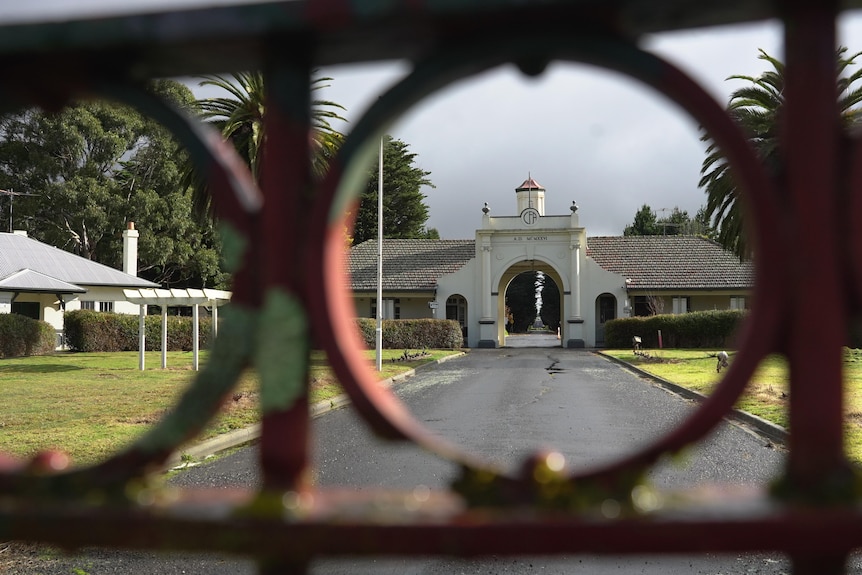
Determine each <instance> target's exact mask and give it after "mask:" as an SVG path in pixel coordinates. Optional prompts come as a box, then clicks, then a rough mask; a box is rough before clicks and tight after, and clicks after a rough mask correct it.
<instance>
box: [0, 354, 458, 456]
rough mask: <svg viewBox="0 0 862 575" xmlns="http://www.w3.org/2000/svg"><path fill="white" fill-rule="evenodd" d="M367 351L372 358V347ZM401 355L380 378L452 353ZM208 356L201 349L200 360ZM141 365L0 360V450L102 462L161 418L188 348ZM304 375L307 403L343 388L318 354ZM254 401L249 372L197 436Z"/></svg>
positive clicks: (132, 358) (106, 358) (226, 425)
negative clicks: (53, 451)
mask: <svg viewBox="0 0 862 575" xmlns="http://www.w3.org/2000/svg"><path fill="white" fill-rule="evenodd" d="M366 353H367V355H368V358H369V362H372V363H373V361H374V351H373V350H371V351H369V352H366ZM402 353H403V350H383V359H384V363H383V371H382V372H381V374H380V379H381V380H383V379H387V378H389V377H393V376H394V375H397V374H399V373H404V372H406V371H408V370H410V369H413V368H415V367H418V366H420V365H422V364H425V363H429V362H431V361H435V360H437V359H440V358H442V357H445V356H447V355H452V354H453V353H456V352H453V351H447V350H432V351H431V352H429V354H430V355H428V356H425V357H423V358H420V359H413V360H410V361H397V362H393V361H391V360H392V359H395V358H398V357H399V356H401V354H402ZM206 357H207V353H206V352H203V353H202V355H201V362H202V363H203V362H204V361H206ZM146 365H147V366H149V367H148V368H147V370H145V371H140V370H139V369H138V353H137V352H128V353H57V354H52V355H47V356H37V357H26V358H14V359H4V360H0V397H2V398H3V401H2V403H0V453H6V454H10V455H14V456H18V457H28V456H32V455H33V454H34V453H37V452H38V451H41V450H44V449H53V448H57V449H62V450H63V451H64V452H66V453H68V454H69V456H70V457H71V458H72V460H73V461H74V462H75V463H76V464H88V463H93V462H95V461H98V460H101V459H104V458H105V457H106V456H108V455H109V454H111V453H113V452H115V451H117V450H118V449H120V448H121V447H122V446H124V445H126V444H128V443H130V442H131V441H133V440H134V439H135V438H136V437H138V436H139V435H141V434H142V433H143V432H144V431H146V430H147V428H149V427H150V426H151V425H153V424H154V423H156V422H157V421H159V419H160V418H161V417H162V416H163V415H164V414H165V413H166V412H167V411H168V410H169V409H170V408H171V406H172V405H173V404H174V403H175V402H176V400H177V398H178V396H179V395H180V394H182V393H183V391H184V390H185V389H186V388H187V386H188V385H189V384H190V383H191V381H192V380H193V378H194V376H195V372H194V371H192V355H191V353H190V352H169V353H168V358H167V365H168V368H167V369H164V370H163V369H160V368H153V367H152V366H160V365H161V353H160V352H148V353H147V354H146ZM310 378H311V401H312V403H313V402H317V401H322V400H325V399H330V398H332V397H334V396H336V395H338V394H340V393H341V387H340V385H339V384H338V382H337V380H336V379H335V377H334V375H333V373H332V371H331V370H330V369H329V366H328V364H327V362H326V357H325V355H324V354H323V352H320V351H314V352H312V355H311V366H310ZM257 400H258V385H257V377H256V375H255V373H254V372H253V371H251V370H249V371H247V372H246V373H245V374H243V376H242V377H241V379H240V381H239V382H238V384H237V386H236V387H235V388H234V393H233V395H232V397H231V398H229V399H228V400H227V401H226V403H225V405H224V407H223V409H222V412H221V413H220V414H219V416H218V417H217V418H216V419H215V420H214V421H213V422H212V423H211V424H210V426H209V428H208V429H207V430H206V431H205V433H204V434H203V435H201V436H200V437H198V440H204V439H209V438H211V437H215V436H216V435H219V434H222V433H226V432H228V431H232V430H235V429H240V428H243V427H246V426H248V425H251V424H252V423H255V422H257V421H258V415H259V412H258V401H257Z"/></svg>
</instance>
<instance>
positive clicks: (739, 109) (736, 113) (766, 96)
mask: <svg viewBox="0 0 862 575" xmlns="http://www.w3.org/2000/svg"><path fill="white" fill-rule="evenodd" d="M846 52H847V48H845V47H843V46H842V47H840V48H838V50H836V52H835V56H836V63H837V73H838V83H837V92H836V94H837V98H838V108H839V111H840V113H841V119H842V123H843V125H844V126H845V127H850V126H853V125H855V124H856V123H857V122H858V121H859V119H860V117H862V116H860V113H862V112H860V110H859V108H858V104H859V102H860V100H862V87H855V86H854V85H855V84H856V82H857V80H859V78H860V77H862V69H859V70H856V72H854V73H853V74H851V75H850V76H846V77H845V76H844V72H845V70H846V69H847V68H848V67H849V66H851V65H853V64H855V62H854V60H855V59H856V57H857V56H859V55H860V54H862V52H857V53H855V54H853V55H851V56H849V57H847V56H845V53H846ZM758 58H759V59H761V60H765V61H767V62H769V63H770V64H771V65H772V70H767V71H766V72H763V73H762V74H761V75H760V76H758V77H757V78H754V77H752V76H730V77H729V78H728V80H731V79H733V80H745V81H747V82H750V83H751V85H750V86H745V87H743V88H740V89H738V90H736V91H734V92H733V93H732V94H731V95H730V100H729V102H728V105H727V112H728V114H729V115H730V117H731V118H732V119H733V120H734V121H735V122H736V123H737V124H739V126H740V127H741V128H742V130H743V131H744V132H745V133H746V135H747V136H748V139H749V141H750V142H751V144H752V146H753V147H754V150H755V152H756V153H757V155H758V156H759V157H760V159H761V161H762V162H763V163H764V165H765V167H766V169H767V170H768V171H769V172H770V173H771V174H773V175H777V174H779V173H780V172H781V169H782V166H781V156H780V154H779V149H778V145H779V142H778V117H779V115H780V113H781V108H782V106H783V104H784V64H783V63H782V62H780V61H779V60H777V59H775V58H773V57H772V56H770V55H769V54H767V53H766V52H764V51H763V50H760V56H758ZM701 140H703V141H710V140H711V139H710V137H709V135H704V136H703V137H702V138H701ZM706 154H707V156H706V159H704V161H703V165H702V166H701V168H700V173H701V179H700V182H699V184H698V187H701V188H705V189H706V195H707V203H706V217H707V218H709V220H710V221H712V222H713V225H714V227H715V228H717V229H718V242H719V243H720V244H721V245H723V246H724V247H725V248H726V249H728V250H730V251H732V252H733V253H734V254H736V255H737V256H738V257H739V258H740V259H750V258H751V255H752V247H751V246H750V245H749V244H748V242H747V241H746V238H745V235H744V230H743V215H742V212H741V210H740V206H739V204H738V203H737V201H736V199H737V194H736V183H735V182H734V181H733V178H732V176H731V174H730V171H729V166H728V163H727V159H726V158H725V156H724V153H723V152H722V151H721V150H720V149H719V148H718V147H717V146H716V144H715V142H711V143H710V145H709V147H708V148H707V149H706Z"/></svg>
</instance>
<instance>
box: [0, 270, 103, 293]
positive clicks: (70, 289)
mask: <svg viewBox="0 0 862 575" xmlns="http://www.w3.org/2000/svg"><path fill="white" fill-rule="evenodd" d="M0 291H23V292H47V293H86V291H87V290H86V289H84V288H82V287H81V286H76V285H74V284H70V283H68V282H64V281H63V280H58V279H57V278H52V277H51V276H46V275H45V274H43V273H39V272H36V271H33V270H20V271H18V272H15V273H14V274H12V275H10V276H6V277H5V278H2V279H0Z"/></svg>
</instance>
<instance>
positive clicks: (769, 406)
mask: <svg viewBox="0 0 862 575" xmlns="http://www.w3.org/2000/svg"><path fill="white" fill-rule="evenodd" d="M716 351H717V350H716ZM716 351H708V350H677V349H670V350H659V351H656V350H651V351H650V352H649V353H650V357H649V358H645V357H642V356H636V355H634V354H633V353H632V352H631V351H630V350H606V351H604V353H606V354H607V355H610V356H613V357H615V358H618V359H620V360H622V361H625V362H627V363H630V364H632V365H634V366H637V367H638V368H640V369H642V370H644V371H646V372H648V373H651V374H653V375H656V376H658V377H661V378H662V379H665V380H667V381H670V382H672V383H675V384H677V385H681V386H683V387H686V388H688V389H692V390H694V391H698V392H700V393H703V394H704V395H708V394H709V392H710V391H711V390H712V389H713V387H715V385H716V384H717V383H718V381H719V378H720V377H721V376H720V375H719V374H717V373H716V372H715V364H716V359H715V353H716ZM731 361H733V359H732V358H731ZM787 380H788V369H787V363H786V361H784V359H783V358H782V357H779V356H770V357H768V358H767V359H766V360H764V361H763V362H762V363H761V365H760V366H758V368H757V370H756V371H755V372H754V375H753V376H752V378H751V381H750V382H749V383H748V386H747V387H746V390H745V392H744V393H743V395H742V397H740V398H739V401H738V402H737V405H736V407H737V408H739V409H742V410H744V411H747V412H749V413H752V414H754V415H757V416H759V417H762V418H763V419H766V420H767V421H771V422H773V423H775V424H777V425H780V426H782V427H785V428H786V427H787V425H788V421H787V407H788V389H787ZM844 380H845V385H844V389H845V394H844V395H845V397H844V399H845V412H846V420H845V429H846V435H845V438H846V451H847V456H848V457H849V458H850V459H851V460H852V461H854V462H856V463H862V351H860V350H857V349H850V350H846V353H845V357H844Z"/></svg>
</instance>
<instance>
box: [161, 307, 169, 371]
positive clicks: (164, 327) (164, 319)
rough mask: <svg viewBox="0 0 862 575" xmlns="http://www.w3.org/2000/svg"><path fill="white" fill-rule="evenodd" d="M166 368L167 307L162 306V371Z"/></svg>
mask: <svg viewBox="0 0 862 575" xmlns="http://www.w3.org/2000/svg"><path fill="white" fill-rule="evenodd" d="M167 367H168V306H167V304H164V303H163V304H162V369H166V368H167Z"/></svg>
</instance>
